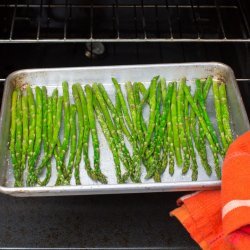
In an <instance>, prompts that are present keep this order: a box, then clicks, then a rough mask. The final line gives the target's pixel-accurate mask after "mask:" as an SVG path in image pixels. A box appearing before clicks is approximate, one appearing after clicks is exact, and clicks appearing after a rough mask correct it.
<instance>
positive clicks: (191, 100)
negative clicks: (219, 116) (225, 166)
mask: <svg viewBox="0 0 250 250" xmlns="http://www.w3.org/2000/svg"><path fill="white" fill-rule="evenodd" d="M184 91H185V94H186V98H187V99H188V102H189V103H190V105H191V107H192V109H193V110H194V112H195V114H196V116H197V117H198V120H199V122H200V124H201V126H202V128H203V130H204V133H205V135H206V137H207V139H208V141H209V143H210V147H211V150H212V153H213V156H214V163H215V171H216V174H217V176H218V178H220V176H221V172H220V164H219V159H218V148H217V146H216V144H215V143H214V141H213V138H212V136H211V134H210V131H209V129H208V127H207V124H206V122H205V120H204V118H203V114H202V112H201V111H200V110H199V108H198V106H197V104H196V103H195V102H194V98H193V97H192V95H191V93H190V90H189V88H188V87H187V86H186V85H185V86H184Z"/></svg>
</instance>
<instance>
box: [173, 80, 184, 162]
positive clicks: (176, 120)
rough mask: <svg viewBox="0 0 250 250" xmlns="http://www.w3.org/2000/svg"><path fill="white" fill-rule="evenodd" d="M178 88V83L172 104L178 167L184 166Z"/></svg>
mask: <svg viewBox="0 0 250 250" xmlns="http://www.w3.org/2000/svg"><path fill="white" fill-rule="evenodd" d="M177 112H178V111H177V86H176V82H175V83H174V90H173V95H172V103H171V118H172V130H173V136H174V137H173V139H174V148H175V157H176V162H177V165H178V166H181V164H182V156H181V148H180V140H179V129H178V113H177Z"/></svg>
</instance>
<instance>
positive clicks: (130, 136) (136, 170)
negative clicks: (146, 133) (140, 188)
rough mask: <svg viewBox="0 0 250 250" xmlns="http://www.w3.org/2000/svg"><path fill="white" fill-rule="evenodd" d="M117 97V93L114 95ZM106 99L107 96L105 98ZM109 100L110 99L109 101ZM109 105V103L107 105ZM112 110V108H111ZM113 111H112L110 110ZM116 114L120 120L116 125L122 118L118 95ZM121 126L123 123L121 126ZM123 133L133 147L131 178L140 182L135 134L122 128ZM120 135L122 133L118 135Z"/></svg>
mask: <svg viewBox="0 0 250 250" xmlns="http://www.w3.org/2000/svg"><path fill="white" fill-rule="evenodd" d="M116 96H117V97H118V95H116ZM105 99H108V98H105ZM109 102H111V101H109ZM108 106H110V105H108ZM111 109H112V110H113V108H111ZM111 113H113V112H111ZM115 114H116V115H117V116H118V118H119V120H120V122H119V121H118V126H119V124H122V121H123V118H122V108H121V102H120V98H119V97H118V98H117V99H116V112H115V110H114V117H115V116H116V115H115ZM135 118H136V119H137V107H135ZM135 122H136V123H137V121H135ZM136 126H137V124H136ZM121 127H123V125H122V126H121ZM122 130H123V131H124V132H125V133H124V134H125V135H126V136H127V138H128V140H129V142H130V144H131V145H132V148H133V155H132V160H133V163H134V171H133V173H132V175H131V180H132V181H133V182H141V179H140V177H141V154H140V149H139V147H138V146H137V141H136V135H135V134H130V133H129V131H126V129H122ZM120 136H122V135H120Z"/></svg>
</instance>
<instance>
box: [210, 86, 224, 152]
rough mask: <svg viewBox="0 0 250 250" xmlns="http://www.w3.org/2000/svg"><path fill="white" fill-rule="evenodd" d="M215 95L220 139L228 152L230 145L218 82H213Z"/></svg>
mask: <svg viewBox="0 0 250 250" xmlns="http://www.w3.org/2000/svg"><path fill="white" fill-rule="evenodd" d="M213 95H214V106H215V111H216V118H217V123H218V128H219V132H220V138H221V142H222V145H223V147H224V150H225V151H226V150H227V148H228V143H227V140H226V137H225V132H224V127H223V122H222V114H221V103H220V95H219V84H218V82H217V81H213Z"/></svg>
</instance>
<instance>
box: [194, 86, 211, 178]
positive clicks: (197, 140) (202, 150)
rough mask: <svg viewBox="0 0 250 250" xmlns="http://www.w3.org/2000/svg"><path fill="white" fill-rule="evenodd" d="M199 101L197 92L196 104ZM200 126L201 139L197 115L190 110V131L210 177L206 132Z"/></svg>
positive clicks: (195, 95)
mask: <svg viewBox="0 0 250 250" xmlns="http://www.w3.org/2000/svg"><path fill="white" fill-rule="evenodd" d="M207 93H208V91H207ZM197 100H198V92H197V90H196V91H195V94H194V102H195V103H197ZM198 126H199V131H200V132H201V134H200V137H199V136H198V134H197V131H196V115H195V112H194V110H193V109H191V110H190V130H191V134H192V136H193V139H194V144H195V147H196V149H197V151H198V153H199V155H200V158H201V163H202V166H203V167H204V169H205V171H206V173H207V175H208V176H210V175H211V173H212V168H211V166H210V165H209V164H208V161H207V151H206V144H205V143H204V141H205V139H203V137H204V132H203V128H202V126H201V124H200V123H198ZM201 140H202V141H203V143H201Z"/></svg>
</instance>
